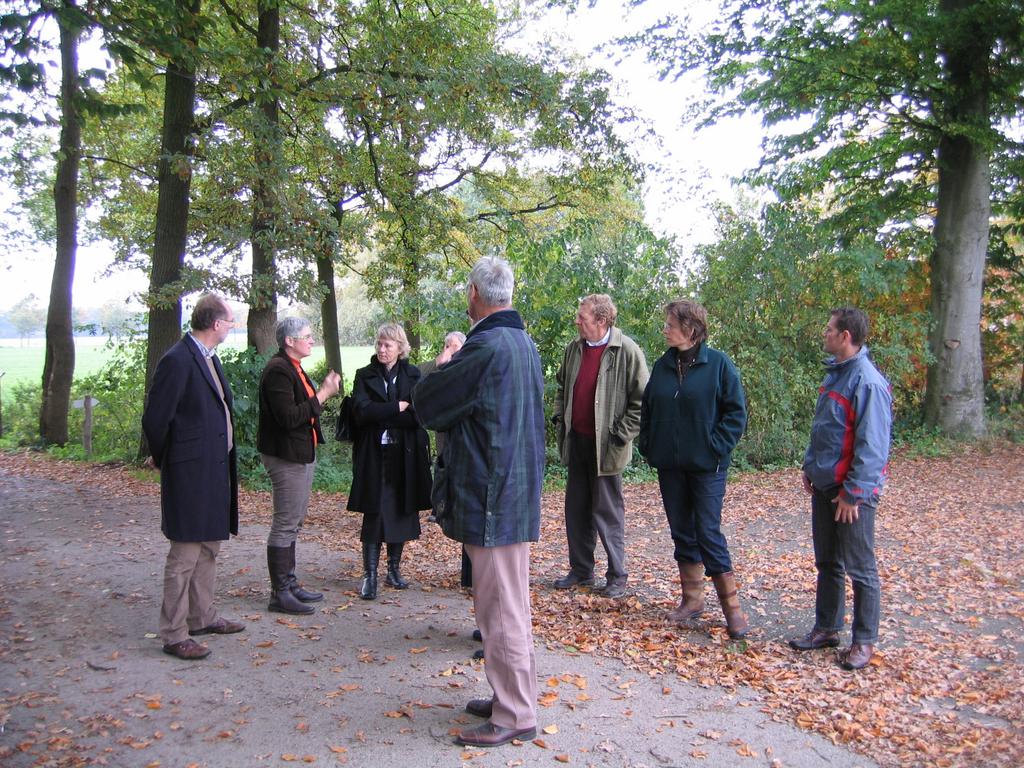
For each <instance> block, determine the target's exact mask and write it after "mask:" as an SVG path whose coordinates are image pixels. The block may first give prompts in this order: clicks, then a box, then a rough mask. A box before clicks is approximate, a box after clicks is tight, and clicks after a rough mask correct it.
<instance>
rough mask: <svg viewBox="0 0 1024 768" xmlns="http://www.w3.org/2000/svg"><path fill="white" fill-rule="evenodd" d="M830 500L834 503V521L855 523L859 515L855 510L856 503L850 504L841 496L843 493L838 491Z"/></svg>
mask: <svg viewBox="0 0 1024 768" xmlns="http://www.w3.org/2000/svg"><path fill="white" fill-rule="evenodd" d="M832 501H834V502H835V505H836V522H837V523H855V522H857V518H858V517H859V516H860V515H859V513H858V512H857V505H856V504H850V503H849V502H848V501H846V500H845V499H844V498H843V494H842V493H840V494H839V495H838V496H836V497H835V498H834V499H832Z"/></svg>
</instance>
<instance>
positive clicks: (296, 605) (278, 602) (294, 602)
mask: <svg viewBox="0 0 1024 768" xmlns="http://www.w3.org/2000/svg"><path fill="white" fill-rule="evenodd" d="M267 610H268V611H273V612H274V613H290V614H292V615H293V616H306V615H308V614H310V613H314V612H315V611H316V608H314V607H313V606H312V605H306V604H305V603H304V602H302V601H301V600H299V599H298V598H297V597H296V596H295V595H293V594H292V591H291V590H290V589H287V588H285V589H275V590H274V591H272V592H271V593H270V602H269V603H267Z"/></svg>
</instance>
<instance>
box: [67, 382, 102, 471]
mask: <svg viewBox="0 0 1024 768" xmlns="http://www.w3.org/2000/svg"><path fill="white" fill-rule="evenodd" d="M99 404H100V401H99V400H97V399H96V398H95V397H93V396H92V395H89V394H87V395H86V396H85V397H83V398H82V399H81V400H75V402H73V403H72V405H73V406H74V407H75V408H84V409H85V414H84V418H83V419H82V448H84V449H85V458H87V459H90V458H92V409H93V408H95V407H96V406H97V405H99Z"/></svg>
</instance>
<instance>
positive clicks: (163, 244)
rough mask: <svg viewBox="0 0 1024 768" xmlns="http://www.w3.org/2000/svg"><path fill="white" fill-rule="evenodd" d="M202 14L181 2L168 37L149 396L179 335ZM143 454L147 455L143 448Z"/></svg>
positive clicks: (190, 2) (189, 0)
mask: <svg viewBox="0 0 1024 768" xmlns="http://www.w3.org/2000/svg"><path fill="white" fill-rule="evenodd" d="M199 12H200V0H177V2H175V3H174V6H173V9H172V12H171V14H170V18H168V20H167V21H168V27H169V30H170V33H171V34H172V35H174V36H175V37H176V38H177V39H178V40H179V41H180V42H179V43H178V44H177V45H175V46H174V47H173V48H172V49H171V50H172V53H171V54H170V56H169V58H168V60H167V65H166V70H165V72H164V104H163V128H162V130H161V134H160V165H159V171H158V174H157V183H158V191H157V204H156V227H155V235H154V238H153V263H152V267H151V270H150V278H149V294H148V298H147V304H148V306H149V323H148V329H147V330H148V344H147V350H146V392H147V393H148V392H149V384H150V382H152V380H153V374H154V372H155V371H156V364H157V363H158V362H159V361H160V358H161V356H162V355H163V354H164V352H166V351H167V350H168V349H169V348H170V347H171V345H172V344H174V342H175V341H177V339H178V337H179V335H180V333H181V277H182V266H183V264H184V262H185V252H186V248H187V244H188V215H189V202H190V201H189V188H190V186H191V183H192V153H193V148H194V136H193V124H194V120H195V109H196V61H195V51H196V48H197V46H198V42H199V32H200V26H201V20H200V16H199ZM144 440H145V438H143V441H144ZM141 453H142V454H145V453H146V450H145V446H144V445H143V450H142V451H141Z"/></svg>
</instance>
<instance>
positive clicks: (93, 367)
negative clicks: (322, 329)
mask: <svg viewBox="0 0 1024 768" xmlns="http://www.w3.org/2000/svg"><path fill="white" fill-rule="evenodd" d="M223 346H225V347H232V348H236V349H241V348H242V347H244V346H245V334H244V333H240V334H236V335H234V336H232V337H231V338H229V339H228V340H227V341H226V342H224V345H223ZM372 354H373V347H370V346H366V347H342V348H341V365H342V368H343V372H344V374H345V384H346V388H348V387H350V386H351V384H352V377H353V376H354V375H355V372H356V369H357V368H362V367H363V366H364V365H366V364H367V363H368V362H369V361H370V355H372ZM45 356H46V349H45V347H44V344H43V340H42V339H28V340H27V341H26V342H25V344H24V345H23V344H22V342H21V341H20V340H18V339H0V373H4V374H5V376H4V377H3V379H0V384H3V385H7V386H10V385H12V384H16V383H18V382H22V381H35V382H39V381H40V379H41V378H42V375H43V361H44V359H45ZM109 356H110V349H109V348H108V347H107V344H106V339H98V338H95V337H85V338H76V339H75V376H76V377H77V376H87V375H88V374H90V373H95V372H96V371H98V370H99V369H100V368H102V367H103V364H104V363H105V362H106V361H107V359H108V358H109ZM323 359H324V348H323V347H322V346H318V347H314V348H313V354H312V355H310V356H309V358H307V359H306V361H305V363H304V365H305V367H306V368H307V369H311V368H315V367H316V366H318V365H320V364H321V363H322V362H323Z"/></svg>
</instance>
